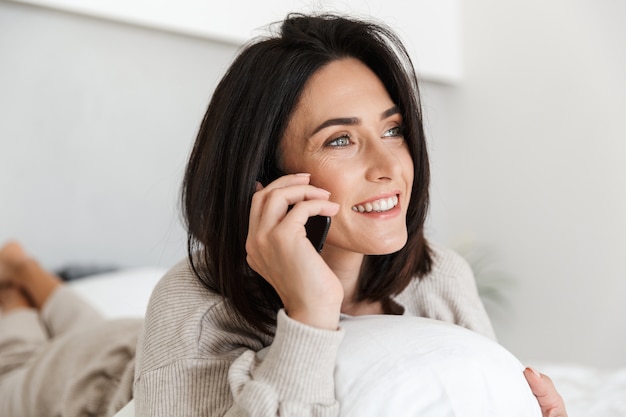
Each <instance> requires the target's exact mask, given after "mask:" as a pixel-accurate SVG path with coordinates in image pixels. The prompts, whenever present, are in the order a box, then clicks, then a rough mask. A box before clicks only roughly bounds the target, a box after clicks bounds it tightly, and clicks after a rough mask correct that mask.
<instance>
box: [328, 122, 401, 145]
mask: <svg viewBox="0 0 626 417" xmlns="http://www.w3.org/2000/svg"><path fill="white" fill-rule="evenodd" d="M381 138H404V126H403V125H398V126H394V127H392V128H391V129H388V130H386V131H385V132H384V133H383V134H382V136H381ZM352 144H353V141H352V138H351V137H350V134H348V133H344V134H341V135H340V136H336V137H334V138H332V139H330V140H329V141H328V142H326V143H325V146H327V147H331V148H344V147H347V146H350V145H352Z"/></svg>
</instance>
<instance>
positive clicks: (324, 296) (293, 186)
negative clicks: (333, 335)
mask: <svg viewBox="0 0 626 417" xmlns="http://www.w3.org/2000/svg"><path fill="white" fill-rule="evenodd" d="M309 180H310V176H309V175H308V174H292V175H285V176H283V177H281V178H279V179H277V180H276V181H273V182H272V183H271V184H269V185H268V186H267V187H265V188H264V187H263V186H262V185H260V184H257V192H256V193H255V194H254V196H253V197H252V206H251V208H250V225H249V228H248V238H247V240H246V251H247V254H248V255H247V262H248V265H250V267H251V268H252V269H254V270H255V271H256V272H257V273H258V274H259V275H261V276H262V277H263V278H265V279H266V280H267V282H269V283H270V284H271V285H272V287H274V289H275V290H276V292H277V293H278V295H279V296H280V298H281V300H282V302H283V305H284V306H285V311H286V312H287V314H288V315H289V316H290V317H291V318H293V319H295V320H298V321H301V322H303V323H305V324H308V325H311V326H315V327H320V328H326V329H332V330H335V329H337V326H338V323H339V314H340V311H341V302H342V300H343V287H342V286H341V283H340V282H339V279H338V278H337V276H336V275H335V274H334V273H333V271H332V270H331V269H330V268H329V267H328V265H326V262H324V260H323V259H322V257H321V256H320V255H319V254H318V253H317V251H316V250H315V248H313V245H312V244H311V242H310V241H309V240H308V239H307V237H306V230H305V228H304V225H305V223H306V221H307V220H308V218H309V217H311V216H315V215H322V216H334V215H335V214H337V212H338V211H339V205H338V204H336V203H333V202H331V201H329V200H328V198H329V196H330V194H329V193H328V192H327V191H325V190H323V189H321V188H317V187H314V186H313V185H310V184H309ZM290 205H293V208H292V209H291V210H289V211H288V208H289V206H290Z"/></svg>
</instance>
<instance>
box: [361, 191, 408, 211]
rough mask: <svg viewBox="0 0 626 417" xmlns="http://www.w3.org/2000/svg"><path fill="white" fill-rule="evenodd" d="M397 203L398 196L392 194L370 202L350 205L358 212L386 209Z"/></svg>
mask: <svg viewBox="0 0 626 417" xmlns="http://www.w3.org/2000/svg"><path fill="white" fill-rule="evenodd" d="M397 205H398V196H397V195H394V196H393V197H389V198H381V199H380V200H376V201H372V202H371V203H365V204H358V205H356V206H352V210H353V211H358V212H359V213H370V212H372V211H375V212H378V213H380V212H383V211H388V210H391V209H392V208H394V207H395V206H397Z"/></svg>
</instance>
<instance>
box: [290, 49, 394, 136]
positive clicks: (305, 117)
mask: <svg viewBox="0 0 626 417" xmlns="http://www.w3.org/2000/svg"><path fill="white" fill-rule="evenodd" d="M393 105H394V103H393V101H392V100H391V98H390V97H389V94H388V92H387V90H386V89H385V86H384V85H383V83H382V81H381V80H380V79H379V78H378V77H377V76H376V74H374V72H373V71H372V70H371V69H369V68H368V67H367V66H366V65H365V64H364V63H362V62H361V61H359V60H357V59H354V58H344V59H340V60H336V61H333V62H331V63H330V64H328V65H326V66H325V67H323V68H321V69H320V70H318V71H317V72H316V73H314V74H313V75H312V76H311V78H310V79H309V80H308V82H307V83H306V85H305V87H304V89H303V91H302V95H301V97H300V100H299V102H298V104H297V106H296V108H295V109H294V112H293V114H292V117H291V120H290V123H289V126H290V129H293V128H295V127H300V128H304V127H305V126H304V125H308V124H315V123H318V124H319V123H320V122H323V121H324V120H326V119H328V118H335V117H364V116H367V115H368V114H369V113H371V112H375V113H376V114H380V113H381V112H383V111H385V110H387V109H388V108H390V107H391V106H393Z"/></svg>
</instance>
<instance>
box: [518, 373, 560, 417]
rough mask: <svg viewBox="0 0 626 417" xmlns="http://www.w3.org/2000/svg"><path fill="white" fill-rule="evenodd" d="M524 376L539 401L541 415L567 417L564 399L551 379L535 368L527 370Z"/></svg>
mask: <svg viewBox="0 0 626 417" xmlns="http://www.w3.org/2000/svg"><path fill="white" fill-rule="evenodd" d="M524 376H525V377H526V380H527V381H528V385H530V390H531V391H532V392H533V394H534V395H535V397H537V401H539V406H540V407H541V413H542V415H543V416H544V417H567V412H566V411H565V403H564V402H563V398H561V396H560V395H559V393H558V392H557V391H556V387H555V386H554V383H553V382H552V379H550V377H548V376H547V375H543V374H541V373H539V372H538V371H537V370H535V369H533V368H526V369H525V370H524Z"/></svg>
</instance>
